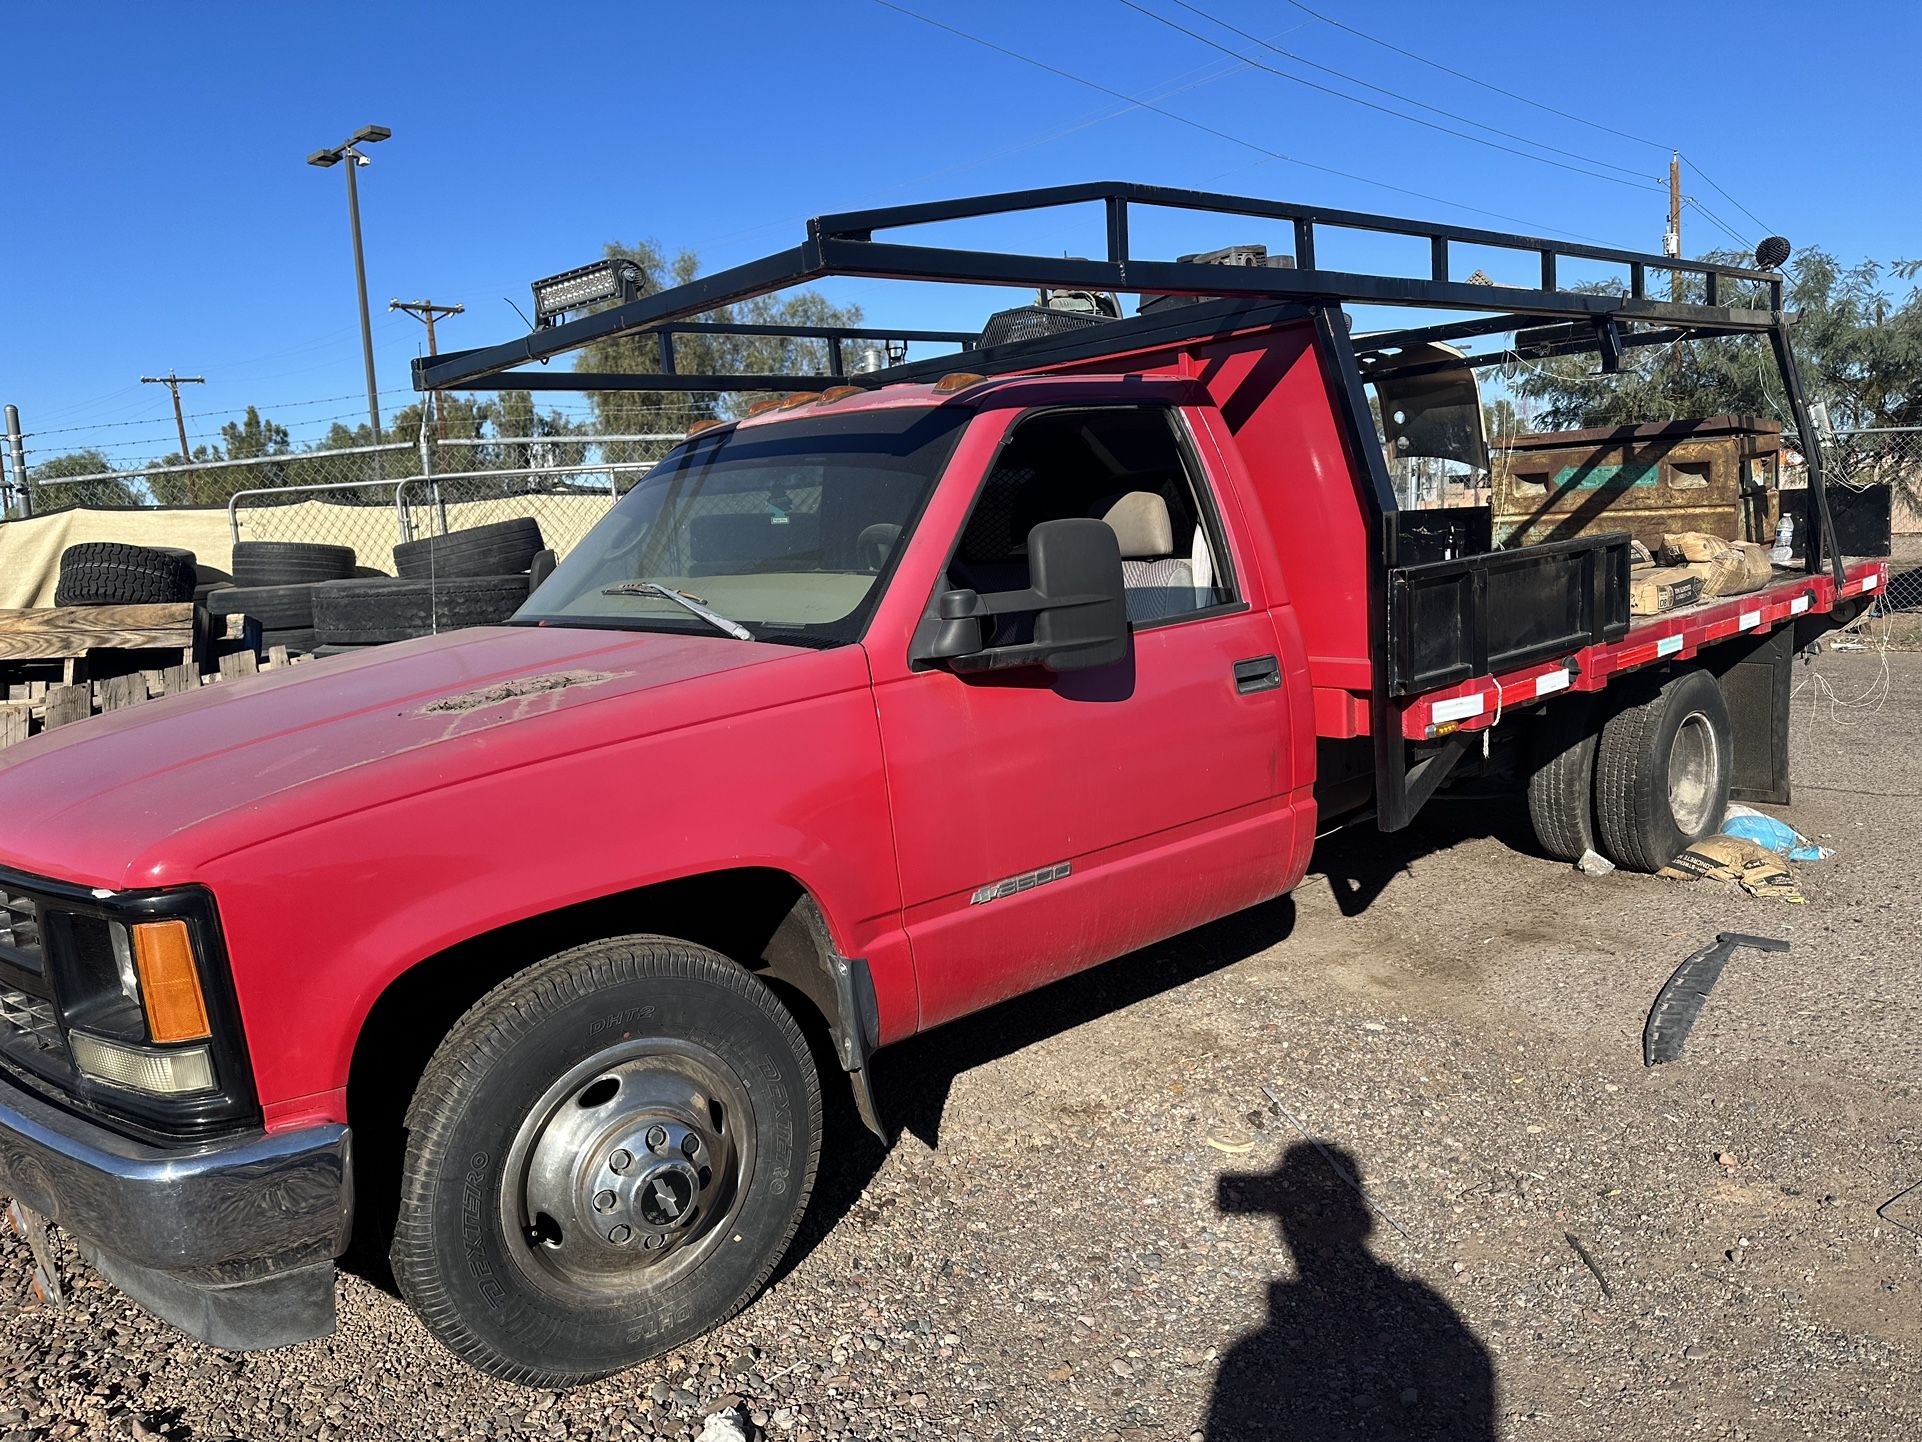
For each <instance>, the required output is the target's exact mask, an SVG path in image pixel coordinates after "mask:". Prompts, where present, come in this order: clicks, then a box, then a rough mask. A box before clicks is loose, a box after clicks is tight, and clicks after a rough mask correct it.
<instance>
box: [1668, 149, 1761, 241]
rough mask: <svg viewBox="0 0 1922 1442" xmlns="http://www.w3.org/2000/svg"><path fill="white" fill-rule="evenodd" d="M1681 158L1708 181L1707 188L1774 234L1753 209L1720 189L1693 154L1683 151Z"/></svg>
mask: <svg viewBox="0 0 1922 1442" xmlns="http://www.w3.org/2000/svg"><path fill="white" fill-rule="evenodd" d="M1682 158H1683V159H1684V160H1686V161H1687V162H1688V163H1689V164H1690V165H1693V166H1694V167H1695V173H1696V174H1697V175H1699V176H1701V177H1702V179H1704V180H1706V181H1707V182H1708V184H1709V188H1710V189H1711V190H1713V191H1714V192H1715V193H1716V194H1717V195H1719V196H1721V197H1722V199H1724V200H1726V201H1727V202H1728V203H1729V204H1730V205H1732V206H1734V207H1735V208H1736V209H1737V210H1739V211H1741V212H1742V214H1744V215H1746V216H1747V217H1748V218H1749V219H1750V220H1752V221H1754V222H1755V223H1756V224H1757V225H1758V226H1760V227H1761V229H1762V233H1763V234H1764V235H1773V234H1775V227H1774V226H1772V225H1770V224H1769V223H1768V222H1767V221H1765V220H1763V219H1762V218H1761V217H1760V216H1759V215H1757V214H1756V213H1755V212H1754V211H1752V210H1750V209H1749V208H1748V207H1747V206H1746V205H1744V204H1742V202H1741V201H1739V200H1737V199H1736V198H1735V197H1734V196H1732V195H1730V194H1729V193H1728V192H1727V191H1726V190H1724V189H1722V187H1721V186H1719V185H1717V184H1716V183H1715V177H1714V176H1712V175H1710V174H1709V173H1708V172H1707V171H1706V170H1704V169H1702V167H1701V164H1700V163H1699V162H1698V161H1697V160H1696V159H1695V157H1694V156H1692V155H1689V154H1687V153H1686V152H1684V154H1683V156H1682ZM1704 214H1706V212H1704ZM1717 224H1720V222H1719V221H1718V222H1717ZM1723 228H1724V229H1727V227H1726V226H1724V227H1723Z"/></svg>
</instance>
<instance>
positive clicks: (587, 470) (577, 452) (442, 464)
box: [34, 432, 684, 571]
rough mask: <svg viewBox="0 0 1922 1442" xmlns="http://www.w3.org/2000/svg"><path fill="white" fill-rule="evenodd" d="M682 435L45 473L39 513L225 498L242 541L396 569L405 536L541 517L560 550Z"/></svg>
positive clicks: (436, 444) (413, 445) (493, 440)
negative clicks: (322, 550) (303, 548)
mask: <svg viewBox="0 0 1922 1442" xmlns="http://www.w3.org/2000/svg"><path fill="white" fill-rule="evenodd" d="M683 438H684V437H683V435H682V433H679V432H673V433H637V434H632V435H611V436H593V437H582V436H568V437H564V438H556V437H546V436H508V437H489V438H486V439H479V440H467V439H462V440H452V439H450V440H435V439H433V438H432V437H423V438H422V439H421V440H419V441H415V442H409V441H396V442H390V443H388V444H385V445H379V446H352V447H346V448H342V449H337V450H315V451H300V452H292V453H288V454H282V455H272V456H261V457H249V458H243V459H235V460H221V461H204V462H196V463H194V464H192V465H143V466H140V467H137V468H129V469H123V470H111V471H100V472H95V473H91V474H83V475H74V476H57V477H46V478H44V479H40V478H36V481H35V491H34V500H35V503H36V504H35V511H36V513H38V514H44V513H46V512H49V511H57V510H66V509H69V508H72V507H76V506H86V507H94V508H104V509H122V510H136V509H137V510H147V509H153V508H155V507H157V506H159V505H162V504H173V505H179V504H186V505H201V506H205V505H208V504H220V503H224V504H225V506H226V508H227V516H228V525H229V529H230V531H231V533H232V536H233V539H234V540H236V541H310V542H325V543H328V544H333V545H345V546H350V547H352V548H353V550H354V552H355V554H356V556H357V557H358V558H359V561H360V564H361V565H362V566H363V567H365V568H368V569H372V570H383V571H391V569H392V555H393V548H394V546H395V545H396V544H398V543H399V542H401V541H408V540H415V539H419V538H421V537H425V536H430V535H444V534H446V533H447V532H448V531H449V530H459V529H463V528H464V527H467V526H474V525H484V524H487V523H490V522H493V521H503V520H509V519H513V518H516V517H523V516H525V517H529V518H531V519H533V520H534V521H535V522H536V523H537V524H538V525H539V526H540V528H541V534H542V537H543V539H544V540H545V542H546V544H547V545H548V546H549V547H550V548H552V549H553V550H554V551H555V552H556V553H557V554H560V555H565V554H566V552H567V551H568V550H569V549H570V548H572V547H573V546H575V545H577V544H578V543H579V542H580V540H581V538H582V537H583V536H585V535H586V534H587V532H588V530H590V529H591V528H592V527H593V525H594V524H595V522H597V521H599V520H600V518H601V517H602V516H604V515H605V514H606V513H607V511H608V509H609V507H611V506H612V505H613V503H614V502H615V500H617V499H618V498H619V497H620V496H622V495H624V494H625V493H626V492H627V491H628V490H629V489H630V488H631V487H632V486H633V484H634V483H635V481H637V480H638V479H639V478H640V477H641V476H643V475H645V474H646V473H647V472H648V471H649V470H651V469H652V468H653V467H654V465H655V464H656V463H657V462H658V461H659V460H660V459H661V457H662V456H664V455H666V454H667V452H668V451H669V450H671V449H672V448H673V447H674V446H676V445H678V444H679V443H680V441H681V440H682V439H683Z"/></svg>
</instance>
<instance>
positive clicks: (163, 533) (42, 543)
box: [0, 495, 610, 610]
mask: <svg viewBox="0 0 1922 1442" xmlns="http://www.w3.org/2000/svg"><path fill="white" fill-rule="evenodd" d="M609 504H610V501H609V498H608V497H606V496H598V495H559V496H555V495H542V496H513V497H506V498H502V499H497V500H484V501H450V502H449V503H448V504H447V507H446V511H447V528H448V529H449V530H463V529H465V528H467V527H469V526H480V525H485V524H487V523H488V522H490V521H504V520H509V519H512V518H513V517H515V516H527V515H532V516H533V517H534V518H535V520H537V521H538V522H539V523H540V528H541V537H542V539H543V540H544V541H545V542H546V543H547V544H548V545H549V546H550V547H552V548H553V550H554V551H555V552H556V553H558V554H560V555H563V556H564V555H566V554H567V552H568V551H570V550H571V549H573V547H575V546H576V545H578V544H579V543H580V540H581V537H583V536H585V535H586V534H587V533H588V531H589V530H591V529H592V528H593V526H594V524H595V522H597V521H599V520H600V519H601V517H602V516H605V515H606V514H607V512H608V507H609ZM240 520H241V526H240V535H241V539H242V540H263V541H264V540H271V541H311V542H317V543H323V544H327V545H335V546H346V547H348V548H350V549H351V550H352V551H353V552H354V554H355V558H356V559H357V561H358V563H359V564H360V565H363V566H371V567H374V568H375V569H376V570H380V571H385V572H388V573H389V574H392V572H393V569H394V550H393V547H394V541H395V539H397V538H398V536H399V523H398V517H397V516H396V514H395V513H394V512H393V511H391V510H386V509H383V508H381V507H378V506H343V505H338V504H335V503H333V502H330V501H299V502H295V503H294V504H291V505H285V506H273V507H261V508H257V509H254V510H250V511H243V512H241V517H240ZM413 521H414V534H415V535H417V536H425V535H427V534H429V533H430V531H433V530H438V528H439V527H438V522H437V520H435V519H434V518H432V517H431V516H430V514H429V511H428V508H427V507H425V506H420V507H415V508H413ZM80 541H124V542H128V543H130V544H133V545H138V546H178V547H180V548H181V549H183V550H188V551H192V552H193V553H194V558H195V559H196V560H198V561H199V562H200V563H201V564H202V565H203V566H216V567H218V568H219V569H221V570H223V571H229V570H231V569H232V568H233V533H232V532H231V531H230V530H229V529H228V522H227V512H226V511H225V510H224V509H220V508H217V507H207V508H204V509H200V508H182V509H179V510H94V509H90V508H87V507H78V508H76V509H73V510H69V511H56V512H54V513H53V514H51V515H46V516H34V517H31V518H30V519H27V520H24V521H4V522H0V610H10V609H13V608H16V607H24V606H51V605H52V604H53V593H54V588H55V587H56V586H57V585H58V584H59V580H60V553H61V552H62V551H64V550H65V549H66V548H67V547H68V546H71V545H74V544H76V543H77V542H80Z"/></svg>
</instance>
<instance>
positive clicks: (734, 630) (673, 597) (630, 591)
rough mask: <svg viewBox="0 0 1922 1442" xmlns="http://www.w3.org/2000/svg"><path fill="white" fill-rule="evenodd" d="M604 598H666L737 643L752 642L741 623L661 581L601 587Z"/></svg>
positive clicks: (746, 629) (750, 636)
mask: <svg viewBox="0 0 1922 1442" xmlns="http://www.w3.org/2000/svg"><path fill="white" fill-rule="evenodd" d="M601 594H602V595H603V596H665V597H666V598H667V599H668V600H670V601H672V602H673V603H674V604H675V605H677V606H679V607H681V608H682V609H683V610H685V611H690V612H692V613H693V614H694V615H696V616H699V617H700V618H701V619H702V620H703V621H705V622H707V623H708V625H710V626H712V627H713V628H714V629H715V630H717V631H723V632H725V633H726V634H728V635H730V636H732V637H733V638H734V639H735V640H737V641H752V640H753V639H754V633H753V632H752V631H750V630H748V628H747V627H745V626H743V625H742V624H741V623H740V622H739V621H730V620H728V618H727V617H725V616H723V615H722V614H721V613H720V612H719V611H710V610H709V609H708V608H707V605H706V603H705V602H703V601H702V600H701V599H700V597H698V596H690V595H688V593H687V592H685V591H677V590H675V589H674V588H673V587H672V586H663V585H662V584H661V583H660V582H659V581H622V582H621V583H620V584H619V585H617V586H603V587H601Z"/></svg>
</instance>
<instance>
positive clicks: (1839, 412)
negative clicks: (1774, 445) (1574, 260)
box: [1510, 250, 1922, 500]
mask: <svg viewBox="0 0 1922 1442" xmlns="http://www.w3.org/2000/svg"><path fill="white" fill-rule="evenodd" d="M1707 259H1710V260H1719V261H1724V262H1728V263H1731V264H1738V265H1739V264H1752V263H1753V262H1752V261H1750V260H1749V259H1748V257H1745V256H1742V255H1737V254H1733V253H1728V252H1711V253H1710V255H1709V256H1708V257H1707ZM1918 270H1922V263H1917V262H1906V261H1903V262H1897V263H1896V264H1894V265H1892V266H1884V265H1881V264H1879V263H1878V262H1875V261H1871V260H1864V261H1861V262H1859V263H1858V264H1856V265H1854V266H1851V267H1846V268H1845V267H1844V266H1842V265H1841V263H1840V262H1838V261H1837V260H1836V259H1835V257H1834V256H1832V255H1830V254H1829V253H1828V252H1826V251H1823V250H1807V251H1804V252H1803V253H1802V254H1801V255H1799V256H1797V257H1796V258H1795V260H1794V262H1793V263H1792V264H1791V265H1790V267H1789V270H1788V286H1787V288H1786V295H1785V298H1784V303H1785V304H1786V305H1787V306H1788V308H1789V309H1790V310H1793V311H1795V312H1796V313H1797V319H1796V323H1795V327H1794V330H1793V333H1792V337H1791V338H1792V340H1793V343H1794V346H1795V352H1796V358H1797V360H1798V362H1799V365H1800V369H1801V373H1802V381H1803V386H1804V388H1805V390H1806V392H1807V394H1808V398H1809V400H1810V401H1812V402H1813V401H1820V402H1822V403H1823V404H1824V405H1825V406H1826V407H1827V409H1828V415H1829V422H1830V424H1831V425H1833V426H1834V427H1835V429H1836V430H1838V431H1841V432H1851V431H1858V430H1866V429H1872V428H1874V429H1880V428H1886V427H1908V426H1922V290H1918V289H1916V288H1915V287H1913V286H1911V287H1910V288H1909V289H1908V290H1907V291H1906V292H1905V293H1903V294H1901V295H1900V296H1892V295H1891V294H1890V293H1889V291H1888V290H1887V288H1886V286H1885V278H1892V279H1894V280H1897V281H1911V280H1913V279H1914V278H1915V276H1916V274H1917V272H1918ZM1587 289H1589V290H1591V291H1606V290H1608V289H1610V287H1603V286H1591V287H1587ZM1684 298H1685V299H1689V300H1693V301H1696V302H1700V301H1701V300H1702V299H1703V288H1702V281H1701V278H1700V277H1690V278H1689V279H1688V284H1687V285H1686V287H1685V297H1684ZM1734 303H1735V304H1737V305H1741V304H1743V303H1744V300H1743V299H1742V298H1737V299H1736V300H1735V301H1734ZM1753 303H1754V304H1757V305H1761V306H1765V305H1766V304H1767V301H1766V299H1763V298H1760V297H1757V298H1756V299H1755V301H1754V302H1753ZM1593 365H1594V357H1593V356H1589V355H1583V356H1571V357H1562V358H1558V359H1554V360H1547V361H1539V362H1529V363H1528V368H1526V369H1524V370H1522V371H1521V372H1520V373H1518V374H1517V375H1516V376H1515V377H1514V378H1513V379H1512V380H1511V381H1510V386H1511V388H1512V389H1513V390H1514V392H1515V393H1516V394H1517V395H1519V396H1521V397H1524V398H1526V399H1529V400H1532V401H1536V402H1539V403H1540V413H1539V414H1538V415H1537V416H1536V422H1537V423H1538V424H1539V425H1540V426H1542V427H1543V428H1544V429H1549V430H1559V429H1575V428H1579V427H1582V426H1601V425H1625V424H1630V423H1639V422H1647V421H1660V420H1666V419H1669V418H1672V417H1688V416H1708V415H1719V414H1725V413H1734V414H1754V415H1763V416H1775V417H1777V418H1779V419H1781V420H1782V421H1783V422H1784V423H1785V424H1787V425H1793V424H1794V419H1793V416H1792V415H1791V414H1790V411H1789V406H1788V401H1787V398H1786V397H1785V396H1784V395H1783V394H1782V380H1781V376H1780V375H1779V374H1778V373H1777V371H1776V368H1775V360H1774V356H1773V355H1772V353H1771V352H1770V349H1769V345H1768V342H1767V340H1766V338H1764V337H1760V336H1740V337H1726V338H1716V339H1710V340H1694V341H1681V342H1678V343H1676V344H1673V345H1667V346H1646V347H1641V348H1638V349H1636V350H1632V351H1629V352H1627V353H1626V354H1625V355H1624V356H1623V358H1622V373H1621V375H1619V376H1617V377H1613V378H1601V377H1597V376H1594V375H1592V374H1590V371H1591V369H1592V367H1593ZM1865 439H1866V438H1865ZM1838 449H1839V452H1840V454H1838V455H1837V456H1835V457H1833V458H1832V464H1833V467H1834V469H1835V470H1836V471H1837V472H1838V473H1839V474H1842V475H1845V476H1852V477H1853V478H1855V479H1859V480H1863V481H1868V480H1887V481H1891V482H1893V483H1894V484H1895V485H1896V487H1897V489H1898V491H1899V492H1901V493H1903V494H1905V495H1907V496H1908V497H1909V498H1910V499H1911V500H1914V499H1917V498H1918V495H1919V493H1922V477H1918V474H1917V471H1916V469H1915V468H1914V467H1913V466H1912V465H1906V466H1905V465H1899V464H1898V465H1893V466H1891V465H1885V464H1884V462H1885V461H1888V460H1889V459H1890V458H1891V457H1892V456H1893V455H1894V454H1895V453H1892V452H1890V451H1889V450H1887V449H1885V448H1883V447H1879V446H1872V445H1861V444H1856V443H1852V442H1848V441H1847V440H1846V438H1845V443H1844V445H1843V446H1841V447H1839V448H1838Z"/></svg>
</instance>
